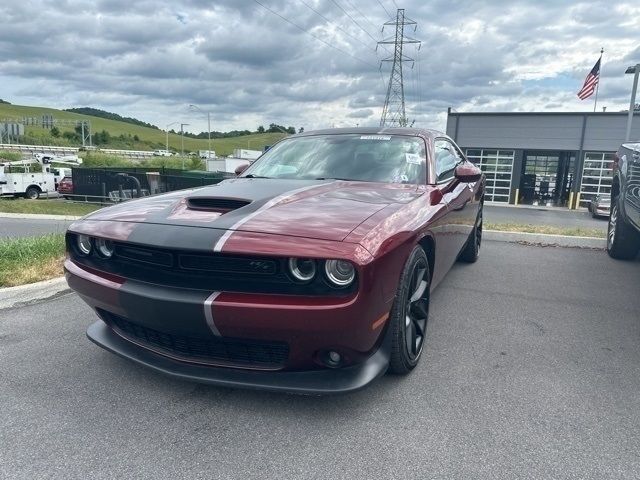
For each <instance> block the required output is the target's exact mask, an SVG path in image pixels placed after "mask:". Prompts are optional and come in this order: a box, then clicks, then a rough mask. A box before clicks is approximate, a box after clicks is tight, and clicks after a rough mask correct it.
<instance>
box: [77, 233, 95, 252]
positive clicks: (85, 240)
mask: <svg viewBox="0 0 640 480" xmlns="http://www.w3.org/2000/svg"><path fill="white" fill-rule="evenodd" d="M76 245H78V250H79V251H80V253H81V254H82V255H89V254H90V253H91V247H92V244H91V237H89V236H88V235H78V238H77V239H76Z"/></svg>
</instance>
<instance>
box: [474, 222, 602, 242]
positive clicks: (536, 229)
mask: <svg viewBox="0 0 640 480" xmlns="http://www.w3.org/2000/svg"><path fill="white" fill-rule="evenodd" d="M484 228H485V229H487V230H499V231H502V232H523V233H543V234H547V235H567V236H570V237H595V238H606V235H607V232H606V230H600V229H597V228H580V227H576V228H565V227H552V226H550V225H529V224H520V223H485V224H484Z"/></svg>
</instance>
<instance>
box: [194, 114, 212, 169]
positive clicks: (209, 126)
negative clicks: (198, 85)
mask: <svg viewBox="0 0 640 480" xmlns="http://www.w3.org/2000/svg"><path fill="white" fill-rule="evenodd" d="M189 108H192V109H194V110H200V111H201V112H202V113H204V110H202V109H201V108H200V107H199V106H197V105H193V104H190V105H189ZM207 138H208V143H207V148H208V149H209V150H207V158H210V156H211V112H209V111H207Z"/></svg>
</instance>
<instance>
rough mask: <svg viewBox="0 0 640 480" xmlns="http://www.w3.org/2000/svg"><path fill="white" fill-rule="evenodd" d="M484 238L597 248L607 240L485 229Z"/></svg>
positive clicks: (602, 245) (495, 240)
mask: <svg viewBox="0 0 640 480" xmlns="http://www.w3.org/2000/svg"><path fill="white" fill-rule="evenodd" d="M483 236H484V238H483V240H490V241H494V242H511V243H527V244H531V245H540V246H547V247H570V248H597V249H600V250H604V249H605V248H606V246H607V241H606V239H604V238H596V237H572V236H569V235H550V234H547V233H524V232H502V231H499V230H485V231H484V232H483Z"/></svg>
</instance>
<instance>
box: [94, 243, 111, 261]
mask: <svg viewBox="0 0 640 480" xmlns="http://www.w3.org/2000/svg"><path fill="white" fill-rule="evenodd" d="M96 248H97V249H98V253H99V254H100V255H101V256H103V257H104V258H111V256H112V255H113V242H112V241H111V240H106V239H104V238H99V239H97V240H96Z"/></svg>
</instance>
